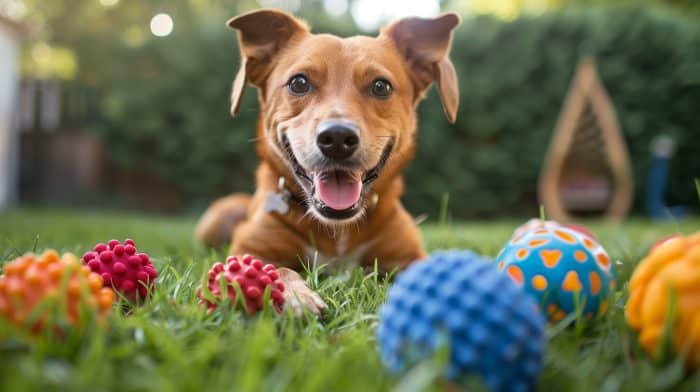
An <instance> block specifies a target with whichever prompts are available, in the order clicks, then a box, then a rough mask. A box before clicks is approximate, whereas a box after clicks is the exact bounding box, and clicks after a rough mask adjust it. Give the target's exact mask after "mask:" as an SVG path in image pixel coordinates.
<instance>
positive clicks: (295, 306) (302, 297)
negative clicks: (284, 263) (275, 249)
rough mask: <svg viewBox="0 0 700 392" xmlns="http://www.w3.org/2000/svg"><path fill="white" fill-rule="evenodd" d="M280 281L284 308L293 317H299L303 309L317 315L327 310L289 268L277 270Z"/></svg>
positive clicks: (320, 300) (313, 292)
mask: <svg viewBox="0 0 700 392" xmlns="http://www.w3.org/2000/svg"><path fill="white" fill-rule="evenodd" d="M277 271H278V272H279V274H280V280H281V281H282V283H284V293H283V294H284V306H285V307H287V306H288V307H290V308H291V309H292V311H293V312H294V315H295V316H297V317H300V316H301V315H303V314H304V309H306V310H308V311H309V312H311V313H312V314H315V315H319V314H321V313H322V312H323V311H324V310H326V309H327V308H328V305H326V303H325V302H323V300H322V299H321V296H319V295H318V293H316V292H315V291H313V290H311V289H310V288H309V286H307V285H306V281H304V279H303V278H302V277H301V275H299V274H298V273H296V272H295V271H293V270H291V269H289V268H279V269H278V270H277Z"/></svg>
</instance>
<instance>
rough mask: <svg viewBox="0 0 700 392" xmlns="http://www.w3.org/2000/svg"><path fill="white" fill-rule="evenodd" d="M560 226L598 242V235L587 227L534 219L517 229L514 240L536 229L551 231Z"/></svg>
mask: <svg viewBox="0 0 700 392" xmlns="http://www.w3.org/2000/svg"><path fill="white" fill-rule="evenodd" d="M559 226H564V227H566V228H569V229H571V230H574V231H577V232H579V233H581V234H583V235H586V236H588V237H590V238H592V239H594V240H596V241H597V240H598V237H596V235H595V234H593V232H592V231H590V230H588V228H587V227H586V226H583V225H579V224H576V223H564V224H562V223H559V222H557V221H552V220H542V219H539V218H532V219H530V220H529V221H527V222H525V223H524V224H522V225H521V226H520V227H518V228H517V229H515V232H513V237H512V238H515V237H518V236H521V235H523V234H525V233H527V232H528V231H532V230H535V229H541V228H550V229H551V228H555V227H559Z"/></svg>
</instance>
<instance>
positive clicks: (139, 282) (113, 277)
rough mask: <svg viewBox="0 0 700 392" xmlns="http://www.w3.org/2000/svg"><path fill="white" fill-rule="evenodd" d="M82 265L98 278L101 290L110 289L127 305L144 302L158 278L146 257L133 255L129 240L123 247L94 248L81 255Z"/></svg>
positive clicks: (111, 243) (116, 244)
mask: <svg viewBox="0 0 700 392" xmlns="http://www.w3.org/2000/svg"><path fill="white" fill-rule="evenodd" d="M83 263H85V264H86V265H87V266H88V267H90V270H92V271H93V272H96V273H98V274H100V276H102V279H103V280H104V285H105V287H111V288H112V289H114V291H115V292H117V293H119V294H120V295H122V296H124V297H125V298H126V299H127V300H129V301H131V302H135V301H137V299H141V300H144V299H146V298H148V296H149V294H150V293H151V291H152V290H153V288H154V285H155V280H156V278H157V277H158V272H157V271H156V269H155V267H154V266H153V263H151V260H150V258H149V257H148V255H147V254H145V253H137V251H136V245H135V244H134V241H133V240H130V239H127V240H125V241H124V244H121V243H120V242H119V241H117V240H111V241H109V242H108V243H107V244H106V245H105V244H102V243H100V244H97V245H95V247H94V249H93V251H91V252H87V253H85V254H84V255H83Z"/></svg>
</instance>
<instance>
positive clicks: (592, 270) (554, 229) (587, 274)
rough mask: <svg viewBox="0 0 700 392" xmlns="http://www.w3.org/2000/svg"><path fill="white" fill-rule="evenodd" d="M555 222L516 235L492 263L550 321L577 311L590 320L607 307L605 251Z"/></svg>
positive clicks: (609, 271)
mask: <svg viewBox="0 0 700 392" xmlns="http://www.w3.org/2000/svg"><path fill="white" fill-rule="evenodd" d="M584 233H585V232H582V231H580V230H574V229H571V228H568V227H566V226H562V225H558V224H557V223H556V222H551V221H550V222H546V223H545V224H543V225H539V226H534V227H531V228H530V229H529V230H528V231H522V230H520V231H516V234H515V235H514V236H513V238H512V239H511V240H510V241H508V243H507V244H506V246H505V247H504V248H503V249H502V250H501V252H500V253H499V254H498V256H497V257H496V263H497V264H498V268H499V270H501V271H504V272H505V273H506V274H507V275H508V276H509V277H510V278H511V279H512V280H513V281H514V282H515V283H516V284H518V285H519V286H521V287H523V288H524V289H525V291H526V292H527V293H528V294H530V295H531V296H532V297H533V298H535V300H536V301H537V302H538V303H539V304H540V306H541V307H542V309H543V310H544V311H545V312H546V314H547V315H548V317H549V319H550V320H551V321H560V320H562V319H563V318H564V317H566V316H567V315H568V314H570V313H572V312H574V311H575V309H576V304H577V303H578V304H579V305H580V306H581V307H582V310H583V313H582V314H583V315H584V317H586V318H587V319H591V318H592V317H593V316H594V315H595V314H600V315H602V314H604V313H605V312H606V310H607V308H608V305H609V302H608V293H609V292H610V291H612V290H613V289H614V287H615V271H614V266H613V263H612V262H611V260H610V257H609V256H608V254H607V253H606V252H605V249H603V247H602V246H601V245H600V244H599V243H598V242H597V241H596V240H595V239H594V237H593V236H592V235H588V234H584Z"/></svg>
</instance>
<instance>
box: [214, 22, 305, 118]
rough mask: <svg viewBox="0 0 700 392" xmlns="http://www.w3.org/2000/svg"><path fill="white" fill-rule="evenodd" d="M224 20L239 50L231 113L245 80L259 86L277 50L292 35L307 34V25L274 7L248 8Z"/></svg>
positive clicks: (285, 43)
mask: <svg viewBox="0 0 700 392" xmlns="http://www.w3.org/2000/svg"><path fill="white" fill-rule="evenodd" d="M226 24H227V25H228V26H229V27H230V28H232V29H235V30H237V31H238V47H239V49H240V52H241V68H240V69H239V70H238V74H237V75H236V79H235V80H234V81H233V89H232V91H231V115H232V116H235V115H236V114H237V113H238V109H239V108H240V105H241V99H242V98H243V93H244V92H245V87H246V84H248V83H251V84H252V85H254V86H256V87H258V88H262V87H263V86H264V84H265V80H267V76H268V75H269V74H270V72H271V70H272V68H273V67H274V64H275V59H276V57H277V55H278V54H279V52H280V51H282V50H283V49H284V48H285V47H286V46H287V45H288V44H289V42H290V41H292V40H293V39H297V38H299V37H301V36H304V35H306V34H308V33H309V28H308V27H307V26H306V24H304V23H303V22H302V21H300V20H299V19H297V18H295V17H294V16H292V15H290V14H288V13H286V12H282V11H279V10H275V9H260V10H256V11H252V12H248V13H246V14H243V15H239V16H236V17H234V18H231V19H229V21H228V22H226Z"/></svg>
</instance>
